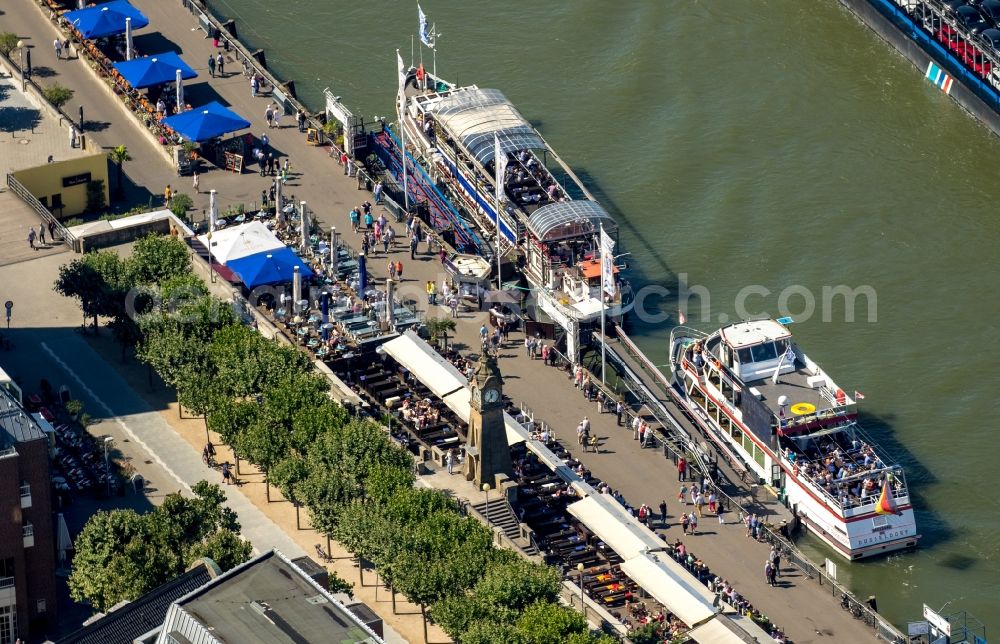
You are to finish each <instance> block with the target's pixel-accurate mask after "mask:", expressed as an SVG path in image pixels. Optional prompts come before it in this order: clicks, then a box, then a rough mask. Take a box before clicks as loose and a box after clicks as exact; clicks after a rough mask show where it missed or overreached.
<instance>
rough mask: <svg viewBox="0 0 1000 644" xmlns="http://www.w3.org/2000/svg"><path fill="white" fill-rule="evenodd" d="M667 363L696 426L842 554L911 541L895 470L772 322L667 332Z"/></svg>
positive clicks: (903, 490)
mask: <svg viewBox="0 0 1000 644" xmlns="http://www.w3.org/2000/svg"><path fill="white" fill-rule="evenodd" d="M670 362H671V367H672V369H673V373H674V377H675V384H677V385H678V386H679V387H681V388H682V389H683V392H684V404H686V405H687V406H688V408H689V410H690V411H691V412H692V416H694V418H695V419H696V420H697V421H698V423H699V424H700V425H701V427H702V430H703V431H704V432H705V433H706V434H707V435H708V436H709V437H710V438H711V439H712V440H713V441H714V442H715V443H717V444H718V445H719V447H720V448H721V449H722V450H723V451H724V452H725V453H727V454H728V455H729V456H730V457H735V458H736V459H738V460H739V462H740V463H741V464H742V465H743V466H745V467H746V469H747V470H748V471H749V472H752V474H753V475H754V477H755V478H758V479H759V480H762V481H764V482H766V483H767V484H769V485H772V486H774V487H775V488H778V489H784V490H785V493H786V494H787V499H788V503H789V507H791V508H793V509H794V510H795V511H796V512H797V515H798V516H799V517H801V518H802V520H803V522H804V523H805V525H806V526H807V527H808V528H809V529H810V530H811V531H812V532H814V533H815V534H816V535H818V536H819V537H820V538H821V539H823V541H825V542H826V543H828V544H829V545H830V546H832V547H833V548H835V549H836V550H837V551H838V552H839V553H840V554H842V555H843V556H844V557H847V558H848V559H852V560H853V559H861V558H864V557H871V556H875V555H881V554H884V553H887V552H891V551H894V550H899V549H902V548H910V547H913V546H915V545H916V543H917V540H918V539H919V535H918V534H917V526H916V522H915V519H914V514H913V508H912V506H911V504H910V496H909V490H908V488H907V486H906V478H905V476H904V474H903V470H902V467H900V466H899V465H894V464H891V463H890V461H888V460H887V459H886V457H885V456H884V455H883V454H882V453H881V451H880V450H879V448H878V447H877V446H876V445H875V444H874V443H872V442H871V441H870V440H868V439H867V438H866V437H865V436H864V435H863V434H862V432H861V430H860V428H859V427H858V424H857V417H858V414H857V409H856V401H855V399H854V398H852V397H851V396H849V395H847V394H846V393H845V392H844V390H843V389H841V388H840V387H838V386H837V384H836V383H835V382H834V381H833V379H832V378H830V376H829V375H827V374H826V372H824V371H823V370H822V369H821V368H820V366H819V365H817V364H816V363H815V362H813V361H812V360H811V359H810V358H809V356H807V355H806V354H805V353H804V352H803V351H802V350H801V349H800V348H799V347H797V346H796V345H795V343H794V342H793V340H792V334H791V333H790V332H789V331H788V329H787V328H786V327H785V325H783V324H781V323H779V322H778V321H775V320H770V319H767V320H758V321H748V322H740V323H737V324H732V325H730V326H726V327H723V328H721V329H719V330H718V331H716V332H714V333H712V334H710V335H709V334H705V333H702V332H700V331H696V330H694V329H690V328H687V327H678V328H677V329H675V330H674V331H673V332H672V333H671V352H670Z"/></svg>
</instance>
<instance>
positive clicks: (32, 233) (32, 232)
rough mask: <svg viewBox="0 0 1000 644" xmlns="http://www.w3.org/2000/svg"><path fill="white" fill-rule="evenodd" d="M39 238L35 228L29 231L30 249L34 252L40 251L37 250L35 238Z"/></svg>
mask: <svg viewBox="0 0 1000 644" xmlns="http://www.w3.org/2000/svg"><path fill="white" fill-rule="evenodd" d="M37 236H38V235H37V234H36V233H35V227H34V226H32V227H31V230H29V231H28V247H29V248H31V249H32V250H38V249H37V248H35V238H36V237H37Z"/></svg>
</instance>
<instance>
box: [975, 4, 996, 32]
mask: <svg viewBox="0 0 1000 644" xmlns="http://www.w3.org/2000/svg"><path fill="white" fill-rule="evenodd" d="M977 9H979V13H981V14H982V16H983V18H985V19H986V22H988V23H989V24H990V27H1000V0H982V2H980V3H979V5H978V6H977Z"/></svg>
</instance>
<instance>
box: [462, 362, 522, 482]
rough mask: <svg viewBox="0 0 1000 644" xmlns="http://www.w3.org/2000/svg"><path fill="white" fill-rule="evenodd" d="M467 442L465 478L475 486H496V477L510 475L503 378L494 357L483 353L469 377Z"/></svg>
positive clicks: (511, 469) (511, 472) (511, 474)
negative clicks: (469, 403) (470, 394)
mask: <svg viewBox="0 0 1000 644" xmlns="http://www.w3.org/2000/svg"><path fill="white" fill-rule="evenodd" d="M470 385H471V388H472V401H471V403H472V404H471V410H470V413H469V436H468V438H469V442H468V444H467V445H466V448H465V449H466V452H467V456H466V459H465V478H466V479H468V480H470V481H475V484H476V487H479V486H481V485H482V484H483V483H489V484H490V487H494V486H495V485H496V475H497V474H506V475H507V476H513V467H512V466H511V462H510V446H509V445H507V430H506V429H505V428H504V420H503V377H501V375H500V367H499V366H498V365H497V361H496V358H494V357H493V356H491V355H489V354H488V353H487V352H485V351H484V352H483V353H482V354H481V355H480V356H479V363H478V364H477V365H476V370H475V372H474V373H473V374H472V381H471V382H470Z"/></svg>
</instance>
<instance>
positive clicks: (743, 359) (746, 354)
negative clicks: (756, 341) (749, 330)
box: [736, 349, 753, 364]
mask: <svg viewBox="0 0 1000 644" xmlns="http://www.w3.org/2000/svg"><path fill="white" fill-rule="evenodd" d="M736 354H737V355H738V356H739V357H740V364H750V363H751V362H753V357H752V356H751V355H750V349H739V350H737V352H736Z"/></svg>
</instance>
